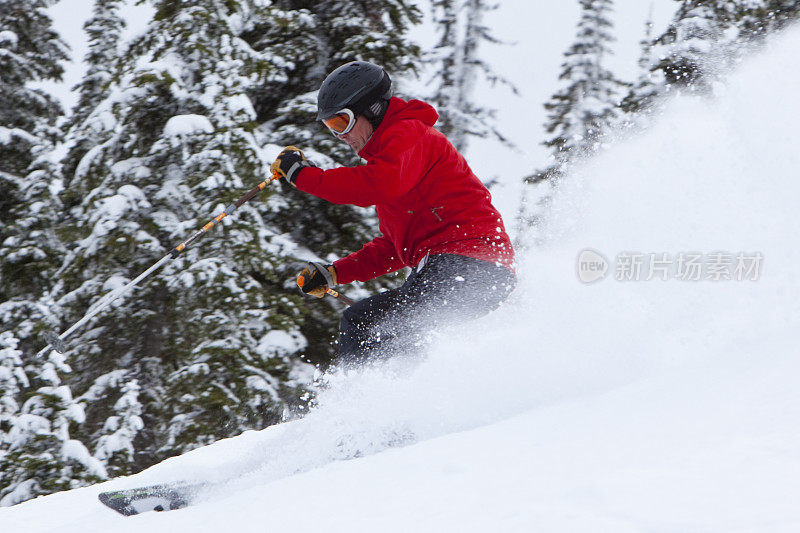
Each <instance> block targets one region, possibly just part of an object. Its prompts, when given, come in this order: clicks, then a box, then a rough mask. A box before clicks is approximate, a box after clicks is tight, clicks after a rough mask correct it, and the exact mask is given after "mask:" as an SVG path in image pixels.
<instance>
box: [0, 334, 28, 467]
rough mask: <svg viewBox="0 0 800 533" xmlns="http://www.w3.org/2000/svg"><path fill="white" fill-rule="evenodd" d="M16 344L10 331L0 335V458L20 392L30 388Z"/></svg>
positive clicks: (14, 414)
mask: <svg viewBox="0 0 800 533" xmlns="http://www.w3.org/2000/svg"><path fill="white" fill-rule="evenodd" d="M18 344H19V341H18V340H17V338H16V337H14V335H13V334H12V333H11V332H10V331H4V332H2V333H0V457H2V455H3V454H4V453H5V451H4V449H5V447H6V446H7V445H8V439H7V436H8V432H9V431H10V430H11V426H12V425H13V423H14V418H15V417H16V415H17V413H19V399H20V397H19V394H20V391H21V390H22V389H23V388H27V387H29V386H30V383H29V382H28V376H27V374H25V369H24V368H23V365H22V358H21V355H22V352H21V351H20V350H18V349H17V346H18Z"/></svg>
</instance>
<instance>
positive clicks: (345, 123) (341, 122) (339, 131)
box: [322, 111, 355, 135]
mask: <svg viewBox="0 0 800 533" xmlns="http://www.w3.org/2000/svg"><path fill="white" fill-rule="evenodd" d="M322 123H323V124H325V125H326V126H328V129H330V130H331V131H332V132H333V133H335V134H336V135H344V134H345V133H349V132H350V130H352V129H353V125H354V124H355V119H354V117H353V115H352V113H348V112H346V111H340V112H339V113H336V114H335V115H333V116H332V117H330V118H326V119H325V120H323V121H322Z"/></svg>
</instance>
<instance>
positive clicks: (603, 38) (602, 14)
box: [533, 0, 627, 181]
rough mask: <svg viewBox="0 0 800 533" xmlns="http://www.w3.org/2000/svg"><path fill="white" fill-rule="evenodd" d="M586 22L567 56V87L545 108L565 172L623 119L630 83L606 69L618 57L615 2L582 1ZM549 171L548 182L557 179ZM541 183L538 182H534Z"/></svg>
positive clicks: (557, 156)
mask: <svg viewBox="0 0 800 533" xmlns="http://www.w3.org/2000/svg"><path fill="white" fill-rule="evenodd" d="M580 3H581V18H580V21H579V23H578V31H577V37H576V40H575V42H574V43H573V44H572V46H570V48H569V49H568V50H567V51H566V52H565V53H564V57H565V61H564V63H563V65H562V68H563V70H562V72H561V75H560V76H559V79H560V80H563V81H564V82H566V87H564V88H563V89H561V90H560V91H558V92H557V93H556V94H554V95H553V96H552V98H551V99H550V101H549V102H547V103H546V104H545V109H547V110H548V111H549V116H548V121H547V123H546V124H545V128H546V130H547V133H549V134H555V136H554V137H552V138H551V139H550V140H548V141H547V142H545V145H546V146H548V147H550V148H552V149H553V155H554V157H555V160H556V162H555V167H554V169H553V171H556V172H561V171H562V170H563V168H562V167H563V166H564V165H566V164H567V163H569V162H570V161H571V160H572V159H573V158H575V157H578V156H584V155H591V154H592V153H594V152H595V151H596V150H597V148H598V146H599V144H600V140H601V139H602V136H603V134H604V132H605V131H606V130H607V128H608V127H609V126H611V125H612V124H613V123H614V122H615V120H616V119H617V116H618V111H617V105H618V104H619V101H620V96H621V94H620V93H621V91H622V89H624V88H626V87H627V84H626V83H625V82H623V81H621V80H619V79H618V78H617V77H616V76H615V75H614V74H613V73H612V72H611V71H609V70H607V69H606V68H605V67H604V66H603V59H604V57H605V56H606V55H607V54H610V53H612V51H611V48H610V46H609V45H610V43H611V42H613V41H614V37H613V35H612V34H611V29H612V27H613V26H612V23H611V21H610V20H609V14H610V12H611V10H612V8H613V2H612V0H581V2H580ZM553 171H551V172H546V173H545V174H546V175H547V177H550V176H554V175H555V174H553ZM533 181H535V180H533Z"/></svg>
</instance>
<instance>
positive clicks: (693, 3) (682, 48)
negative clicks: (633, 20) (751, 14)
mask: <svg viewBox="0 0 800 533" xmlns="http://www.w3.org/2000/svg"><path fill="white" fill-rule="evenodd" d="M676 1H678V2H680V6H679V7H678V10H677V11H676V13H675V15H674V17H673V20H672V22H671V23H670V25H669V26H668V27H667V29H666V31H665V32H664V33H663V34H661V35H660V36H659V37H658V38H656V39H655V41H654V43H653V44H654V54H655V56H656V57H657V58H658V59H657V61H656V63H655V64H654V65H653V66H652V67H651V69H650V70H651V71H652V72H654V73H659V75H660V76H662V77H663V79H664V82H663V89H662V91H663V92H670V91H674V90H688V91H690V92H693V93H697V94H708V93H709V91H710V88H711V83H712V82H713V81H714V80H715V79H717V78H718V77H719V75H720V74H721V73H722V72H723V71H724V70H725V68H726V67H728V66H729V65H730V64H731V61H732V60H733V59H734V57H735V50H734V48H733V47H732V44H733V43H734V42H735V41H736V40H737V38H738V32H734V33H733V34H729V33H726V30H728V29H730V28H731V27H732V26H733V25H734V22H735V17H736V13H737V12H738V5H737V2H736V1H734V0H676Z"/></svg>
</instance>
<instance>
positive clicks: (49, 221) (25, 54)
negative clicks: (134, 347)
mask: <svg viewBox="0 0 800 533" xmlns="http://www.w3.org/2000/svg"><path fill="white" fill-rule="evenodd" d="M52 3H53V2H50V1H45V0H14V1H5V2H2V3H0V58H2V61H0V330H12V329H13V330H14V331H15V334H16V335H17V337H18V338H19V340H20V345H21V348H22V349H23V352H27V351H29V350H33V349H34V348H33V347H34V345H38V344H40V343H41V340H40V339H38V338H37V336H36V333H37V332H38V331H39V330H40V329H41V324H40V323H39V322H40V321H41V320H42V319H45V320H46V321H47V322H48V323H49V324H50V325H52V324H54V323H55V321H56V320H55V318H54V316H53V313H52V311H53V310H52V309H49V308H48V306H47V305H42V303H41V302H40V301H39V300H40V299H41V298H42V296H43V295H44V294H45V293H46V292H47V291H48V290H49V288H50V287H51V286H52V284H53V282H54V279H55V277H54V275H53V274H54V272H55V269H56V268H57V266H58V265H59V264H60V261H61V255H62V250H61V249H60V246H59V244H58V241H57V240H56V239H55V238H54V235H53V233H52V229H53V225H54V224H55V219H56V217H57V216H58V212H59V210H60V208H59V205H58V201H57V199H56V198H55V196H54V192H55V191H56V190H57V187H58V186H59V179H58V178H59V176H58V169H57V167H56V166H55V165H54V164H53V162H52V157H51V153H52V150H53V146H54V143H55V142H57V141H58V140H59V139H60V131H59V129H58V128H57V127H56V121H57V119H58V118H59V117H60V116H61V114H62V110H61V106H60V105H59V104H58V102H57V101H56V100H55V99H54V98H53V97H52V96H50V95H48V94H47V93H45V92H44V91H42V90H40V89H34V88H31V86H30V85H31V84H32V83H34V82H38V81H43V80H60V78H61V75H62V67H61V61H63V60H65V59H67V45H66V44H65V43H64V42H63V41H62V40H61V39H60V37H59V36H58V34H57V33H56V32H55V31H54V30H53V29H52V27H51V25H52V21H51V20H50V18H49V17H48V15H47V13H46V11H45V8H46V7H48V6H49V5H51V4H52ZM38 347H41V346H38Z"/></svg>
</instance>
